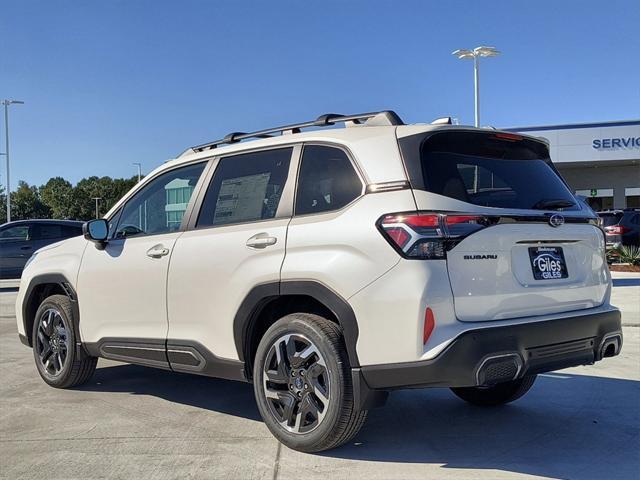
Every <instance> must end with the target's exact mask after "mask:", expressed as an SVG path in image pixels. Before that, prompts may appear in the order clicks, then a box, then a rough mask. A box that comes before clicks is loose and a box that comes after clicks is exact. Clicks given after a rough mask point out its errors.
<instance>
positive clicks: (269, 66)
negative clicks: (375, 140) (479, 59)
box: [0, 0, 640, 187]
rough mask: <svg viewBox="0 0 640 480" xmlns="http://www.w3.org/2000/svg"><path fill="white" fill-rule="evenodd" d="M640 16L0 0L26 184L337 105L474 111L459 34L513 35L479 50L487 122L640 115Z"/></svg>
mask: <svg viewBox="0 0 640 480" xmlns="http://www.w3.org/2000/svg"><path fill="white" fill-rule="evenodd" d="M481 5H485V7H484V8H483V7H482V6H481ZM639 25H640V6H638V3H637V0H635V1H606V2H605V1H601V2H594V1H546V0H545V1H541V0H540V1H533V2H524V1H523V2H515V1H502V2H490V1H484V2H478V1H466V2H463V1H447V2H445V1H415V2H414V1H400V0H395V1H301V0H297V1H271V2H267V1H264V2H257V1H256V2H239V1H235V2H232V1H228V2H227V1H213V0H212V1H204V0H201V1H196V0H182V1H172V2H169V1H161V0H144V1H142V0H126V1H125V0H110V1H102V2H98V1H89V2H87V1H75V2H68V1H67V2H65V1H56V2H51V1H44V0H43V1H38V2H35V1H30V0H2V1H1V4H0V52H1V53H0V98H17V99H20V100H24V101H25V102H26V104H25V105H21V106H15V107H12V109H11V118H10V122H11V141H12V146H11V154H12V185H13V186H14V187H15V185H16V183H17V180H18V179H21V180H26V181H27V182H29V183H35V184H40V183H43V182H45V181H46V180H47V179H48V178H49V177H52V176H57V175H60V176H63V177H65V178H67V179H69V180H71V181H72V182H76V181H77V180H79V179H80V178H82V177H85V176H90V175H100V176H101V175H111V176H131V175H133V174H134V173H135V167H134V166H133V165H132V163H133V162H141V163H142V164H143V169H144V171H145V172H148V171H149V170H151V169H152V168H154V167H155V166H157V165H158V164H160V163H161V162H163V161H164V160H166V159H168V158H172V157H174V156H175V155H177V154H178V153H179V152H181V151H182V150H184V149H185V148H186V147H188V146H191V145H194V144H198V143H202V142H205V141H208V140H212V139H215V138H218V137H221V136H224V135H225V134H226V133H228V132H230V131H237V130H245V131H246V130H252V129H259V128H264V127H269V126H274V125H279V124H286V123H290V122H294V121H303V120H308V119H310V118H315V117H316V116H317V115H318V114H320V113H326V112H338V113H349V112H351V113H354V112H360V111H370V110H377V109H394V110H396V111H397V112H398V113H399V114H400V115H401V116H402V117H403V119H404V120H405V122H420V121H431V120H432V119H434V118H436V117H440V116H446V115H451V116H453V117H457V118H459V119H460V122H461V123H465V124H471V123H472V122H473V69H472V64H471V62H469V61H460V60H457V59H455V58H454V57H453V56H451V51H453V50H455V49H456V48H473V47H475V46H478V45H493V46H496V47H498V48H499V49H500V50H502V51H503V55H502V56H500V57H498V58H492V59H488V60H487V61H485V62H484V63H483V64H482V69H481V73H482V76H481V80H482V84H481V99H482V108H481V111H482V123H483V124H485V125H495V126H503V127H506V126H524V125H539V124H555V123H572V122H590V121H604V120H620V119H634V118H639V117H640V60H639V58H638V52H639V51H640V35H638V28H639V27H638V26H639ZM0 121H2V120H0ZM3 126H4V125H3ZM0 149H1V150H2V151H4V133H2V142H1V143H0ZM2 163H3V164H4V159H3V160H2ZM4 180H5V175H4V165H2V168H1V169H0V183H3V184H4Z"/></svg>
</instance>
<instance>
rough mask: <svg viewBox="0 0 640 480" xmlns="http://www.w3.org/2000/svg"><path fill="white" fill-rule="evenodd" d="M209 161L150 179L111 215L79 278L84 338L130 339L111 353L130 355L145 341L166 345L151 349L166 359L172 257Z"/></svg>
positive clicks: (86, 251)
mask: <svg viewBox="0 0 640 480" xmlns="http://www.w3.org/2000/svg"><path fill="white" fill-rule="evenodd" d="M204 166H205V163H203V162H200V163H197V164H191V165H188V166H184V167H179V168H176V169H173V170H170V171H168V172H166V173H163V174H160V175H158V176H157V177H155V178H154V179H152V180H151V181H149V182H147V183H146V185H145V186H143V187H142V188H141V189H140V190H139V191H138V192H137V193H135V194H134V195H133V196H132V197H131V198H130V199H129V200H128V201H127V202H126V204H125V205H124V207H123V208H122V209H120V210H119V212H118V213H116V214H115V215H114V216H113V218H111V219H110V223H111V230H112V232H111V233H110V237H111V238H110V240H109V241H108V243H107V244H106V246H105V248H104V249H100V248H96V247H95V246H94V245H88V246H87V249H86V250H85V254H84V257H83V259H82V264H81V267H80V272H79V277H78V283H77V285H78V300H79V308H80V318H81V321H80V330H81V334H82V339H83V341H84V342H102V343H105V342H106V343H107V344H109V342H111V343H114V342H115V343H118V341H120V342H121V341H122V340H124V341H126V342H129V344H130V345H129V346H128V347H127V348H126V349H125V348H116V347H110V348H111V350H110V351H109V352H107V351H106V350H105V351H104V352H102V353H103V354H105V356H109V355H108V354H109V353H110V354H112V355H111V356H112V357H114V358H118V356H121V357H125V358H123V359H126V357H127V356H128V353H127V352H129V353H132V352H135V351H140V348H139V347H136V345H135V344H136V343H139V344H142V345H154V344H158V345H161V346H162V348H155V349H154V348H152V347H149V349H150V350H151V351H153V350H156V351H155V353H153V355H156V356H157V357H158V359H160V360H162V359H165V358H166V357H165V354H164V350H163V349H164V341H165V339H166V335H167V295H166V294H167V292H166V286H167V272H168V268H169V261H170V259H171V255H172V253H173V248H174V246H175V243H176V240H177V239H178V237H179V236H180V234H181V230H180V229H181V224H182V217H183V215H184V213H185V211H186V209H187V206H188V205H189V201H190V198H191V193H192V192H193V190H194V188H195V187H196V184H197V182H198V179H199V178H200V176H201V174H202V172H203V169H204ZM114 339H115V340H114ZM132 344H133V345H132ZM136 348H138V350H136ZM114 352H115V353H114ZM147 353H148V352H147ZM134 356H135V355H134Z"/></svg>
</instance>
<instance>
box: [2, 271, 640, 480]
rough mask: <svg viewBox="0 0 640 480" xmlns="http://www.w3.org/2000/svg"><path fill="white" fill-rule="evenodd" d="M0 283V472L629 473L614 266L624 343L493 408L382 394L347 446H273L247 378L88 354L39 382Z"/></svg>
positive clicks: (629, 373)
mask: <svg viewBox="0 0 640 480" xmlns="http://www.w3.org/2000/svg"><path fill="white" fill-rule="evenodd" d="M12 298H13V299H14V298H15V294H14V293H11V292H9V293H7V292H0V372H2V374H1V377H0V380H1V381H0V478H3V479H32V478H33V479H42V478H47V479H48V480H53V479H106V478H108V479H111V478H122V479H154V480H162V479H178V478H180V479H182V478H197V479H200V478H201V479H209V478H230V479H235V478H238V479H276V478H277V479H290V478H304V479H305V480H306V479H309V480H312V479H316V478H318V479H328V478H331V479H341V478H349V479H358V478H366V479H367V480H374V479H385V480H386V479H391V478H402V479H425V478H438V479H440V478H445V479H448V478H464V479H469V478H486V479H503V478H509V479H512V478H514V479H515V478H563V479H564V478H575V479H591V478H594V479H595V478H607V479H618V478H619V479H631V478H639V473H640V328H639V327H638V326H639V325H640V277H638V276H637V275H635V276H633V275H620V274H616V279H615V280H614V287H613V301H612V303H614V304H616V305H618V306H620V307H621V309H622V310H623V318H624V323H625V325H627V326H625V327H624V328H623V330H624V346H623V350H622V354H621V355H620V356H618V357H615V358H611V359H605V360H604V361H602V362H599V363H597V364H596V365H593V366H588V367H578V368H572V369H567V370H562V371H559V372H554V373H551V374H546V375H542V376H540V377H539V378H538V380H537V381H536V384H535V385H534V387H533V389H532V390H531V391H530V392H529V393H528V394H527V395H526V396H525V397H523V398H522V399H521V400H519V401H517V402H515V403H513V404H510V405H507V406H504V407H501V408H493V409H486V408H479V407H473V406H470V405H467V404H466V403H464V402H462V401H461V400H459V399H457V398H456V397H454V396H453V394H451V393H450V392H449V391H448V390H446V389H430V390H409V391H399V392H394V393H392V394H391V396H390V398H389V401H388V403H387V405H386V407H384V408H381V409H376V410H372V411H371V412H370V414H369V419H368V421H367V423H366V425H365V426H364V428H363V429H362V431H361V432H360V434H359V435H358V436H357V437H356V438H355V439H354V441H352V442H351V443H350V444H348V445H346V446H344V447H342V448H339V449H336V450H332V451H329V452H325V453H323V454H317V455H310V454H302V453H298V452H295V451H292V450H289V449H287V448H286V447H283V446H281V445H280V444H279V443H278V442H277V441H276V440H275V439H274V438H273V437H272V436H271V435H270V433H269V431H268V430H267V428H266V427H265V426H264V424H263V423H262V421H261V420H260V417H259V415H258V411H257V409H256V406H255V402H254V399H253V391H252V388H251V386H250V385H248V384H242V383H237V382H231V381H225V380H217V379H210V378H204V377H198V376H191V375H186V374H177V373H170V372H165V371H162V370H155V369H151V368H144V367H139V366H132V365H125V364H121V363H117V362H112V361H108V360H100V361H99V363H98V370H97V371H96V374H95V376H94V377H93V378H92V379H91V381H90V382H89V383H88V384H87V385H84V386H82V387H79V388H76V389H74V390H56V389H53V388H50V387H48V386H47V385H46V384H44V383H43V382H42V381H41V380H40V378H39V376H38V374H37V372H36V369H35V366H34V364H33V357H32V352H31V350H30V349H28V348H26V347H24V346H23V345H21V344H20V342H19V341H18V338H17V334H16V333H17V331H16V327H15V319H14V318H13V316H12V315H13V310H12V308H11V302H12V301H13V300H12Z"/></svg>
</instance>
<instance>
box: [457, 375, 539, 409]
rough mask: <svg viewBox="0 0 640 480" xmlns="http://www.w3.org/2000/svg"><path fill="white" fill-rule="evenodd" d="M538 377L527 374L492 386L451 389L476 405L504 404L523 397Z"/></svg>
mask: <svg viewBox="0 0 640 480" xmlns="http://www.w3.org/2000/svg"><path fill="white" fill-rule="evenodd" d="M536 377H537V375H527V376H526V377H523V378H519V379H517V380H511V381H509V382H504V383H498V384H497V385H493V386H491V387H462V388H452V389H451V391H452V392H453V393H455V394H456V395H457V396H458V397H460V398H461V399H463V400H465V401H467V402H469V403H472V404H474V405H480V406H483V407H492V406H497V405H504V404H505V403H509V402H513V401H514V400H517V399H519V398H520V397H522V396H523V395H524V394H525V393H527V392H528V391H529V389H531V387H532V386H533V383H534V382H535V381H536Z"/></svg>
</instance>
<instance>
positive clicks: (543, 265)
mask: <svg viewBox="0 0 640 480" xmlns="http://www.w3.org/2000/svg"><path fill="white" fill-rule="evenodd" d="M529 258H530V259H531V268H532V269H533V278H535V279H536V280H552V279H556V278H567V277H568V276H569V273H568V272H567V265H566V263H565V261H564V253H563V252H562V248H560V247H531V248H529Z"/></svg>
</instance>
